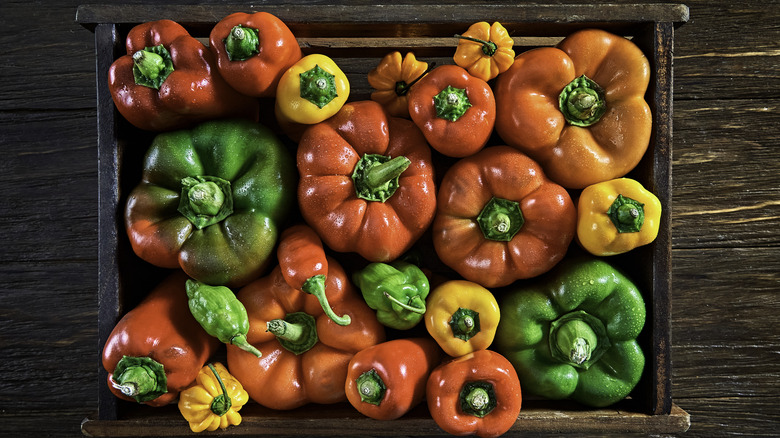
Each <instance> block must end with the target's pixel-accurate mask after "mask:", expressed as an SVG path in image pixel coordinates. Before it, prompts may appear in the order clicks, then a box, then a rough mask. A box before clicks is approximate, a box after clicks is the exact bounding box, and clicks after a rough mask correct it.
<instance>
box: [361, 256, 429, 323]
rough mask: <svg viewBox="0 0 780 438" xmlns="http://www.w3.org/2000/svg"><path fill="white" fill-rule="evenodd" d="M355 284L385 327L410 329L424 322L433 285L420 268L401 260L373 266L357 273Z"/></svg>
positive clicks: (372, 264)
mask: <svg viewBox="0 0 780 438" xmlns="http://www.w3.org/2000/svg"><path fill="white" fill-rule="evenodd" d="M352 281H353V282H354V283H355V285H357V287H358V288H360V291H361V292H362V293H363V299H365V300H366V304H368V306H369V307H371V308H372V309H374V310H376V311H377V319H378V320H379V322H380V323H382V324H383V325H385V326H387V327H391V328H395V329H399V330H407V329H410V328H412V327H414V326H415V325H417V324H418V323H419V322H420V321H421V320H422V317H423V315H424V314H425V298H426V297H427V296H428V292H429V291H430V283H429V282H428V278H427V277H426V276H425V274H424V273H423V272H422V270H420V268H418V267H417V266H415V265H413V264H411V263H407V262H402V261H395V262H393V263H390V264H387V263H371V264H369V265H368V266H366V267H365V268H363V269H362V270H360V271H357V272H355V273H354V274H353V276H352Z"/></svg>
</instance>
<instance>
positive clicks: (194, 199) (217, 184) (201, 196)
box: [178, 175, 233, 230]
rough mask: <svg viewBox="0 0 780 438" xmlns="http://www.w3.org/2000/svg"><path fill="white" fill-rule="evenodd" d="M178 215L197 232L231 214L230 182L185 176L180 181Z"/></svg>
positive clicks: (220, 179) (231, 194)
mask: <svg viewBox="0 0 780 438" xmlns="http://www.w3.org/2000/svg"><path fill="white" fill-rule="evenodd" d="M178 211H179V213H181V214H182V216H184V217H186V218H187V219H189V221H190V222H192V224H193V225H194V226H195V227H196V228H197V229H199V230H201V229H203V228H206V227H207V226H209V225H213V224H215V223H217V222H220V221H222V220H223V219H225V218H227V217H228V216H230V215H231V214H233V191H232V189H231V185H230V181H228V180H225V179H222V178H219V177H216V176H208V175H203V176H187V177H184V178H182V180H181V196H180V199H179V208H178Z"/></svg>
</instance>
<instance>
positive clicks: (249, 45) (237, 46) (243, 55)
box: [224, 24, 260, 61]
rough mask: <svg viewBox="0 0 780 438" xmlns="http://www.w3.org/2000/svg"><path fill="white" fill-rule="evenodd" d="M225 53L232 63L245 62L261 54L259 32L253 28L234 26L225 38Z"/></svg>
mask: <svg viewBox="0 0 780 438" xmlns="http://www.w3.org/2000/svg"><path fill="white" fill-rule="evenodd" d="M224 43H225V51H226V52H227V55H228V59H229V60H231V61H245V60H247V59H249V58H251V57H252V56H254V55H257V54H258V53H260V40H259V38H258V31H257V30H256V29H252V28H251V27H244V26H241V25H240V24H239V25H236V26H233V29H231V30H230V33H229V34H228V36H227V38H225V41H224Z"/></svg>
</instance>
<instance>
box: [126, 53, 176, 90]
mask: <svg viewBox="0 0 780 438" xmlns="http://www.w3.org/2000/svg"><path fill="white" fill-rule="evenodd" d="M132 58H133V79H134V81H135V83H136V84H137V85H142V86H144V87H149V88H153V89H155V90H159V89H160V86H162V84H163V82H165V80H166V79H167V78H168V76H169V75H170V74H171V73H173V71H174V70H175V69H174V67H173V59H172V58H171V54H170V52H168V49H166V48H165V46H163V45H162V44H160V45H157V46H152V47H146V48H144V49H142V50H139V51H137V52H135V53H133V55H132Z"/></svg>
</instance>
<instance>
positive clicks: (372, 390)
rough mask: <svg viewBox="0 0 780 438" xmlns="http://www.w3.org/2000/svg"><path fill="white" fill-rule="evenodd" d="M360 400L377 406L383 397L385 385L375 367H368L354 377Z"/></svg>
mask: <svg viewBox="0 0 780 438" xmlns="http://www.w3.org/2000/svg"><path fill="white" fill-rule="evenodd" d="M355 384H356V386H357V390H358V394H359V395H360V401H362V402H364V403H370V404H372V405H376V406H379V405H380V404H381V403H382V399H384V397H385V392H386V390H387V386H386V385H385V382H384V381H383V380H382V377H381V376H380V375H379V373H377V372H376V370H375V369H373V368H372V369H370V370H368V371H366V372H364V373H362V374H361V375H360V376H358V377H357V379H355Z"/></svg>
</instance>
